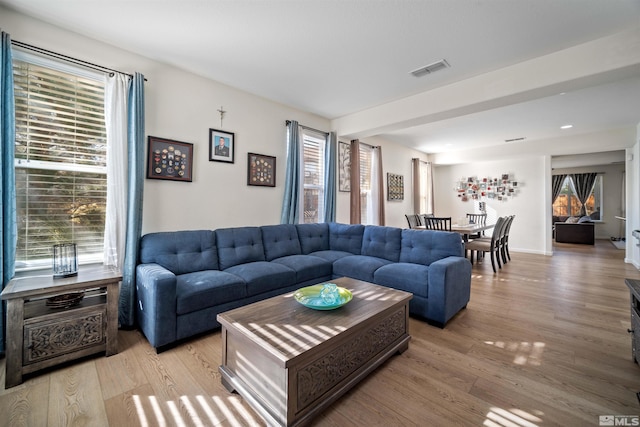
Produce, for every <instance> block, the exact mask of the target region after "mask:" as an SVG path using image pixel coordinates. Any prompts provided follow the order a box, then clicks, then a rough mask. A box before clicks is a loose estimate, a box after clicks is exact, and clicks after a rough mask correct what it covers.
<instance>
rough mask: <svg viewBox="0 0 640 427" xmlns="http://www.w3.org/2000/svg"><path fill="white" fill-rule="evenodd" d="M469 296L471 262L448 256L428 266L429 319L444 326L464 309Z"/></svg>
mask: <svg viewBox="0 0 640 427" xmlns="http://www.w3.org/2000/svg"><path fill="white" fill-rule="evenodd" d="M470 296H471V262H469V260H468V259H467V258H463V257H458V256H450V257H447V258H443V259H441V260H438V261H435V262H432V263H431V264H430V265H429V290H428V304H429V309H428V311H429V317H430V318H431V319H433V321H434V323H437V324H438V326H440V327H444V325H445V324H446V323H447V322H448V321H449V319H451V318H452V317H453V316H454V315H455V314H456V313H457V312H458V311H460V310H461V309H462V308H464V307H465V306H466V305H467V303H468V302H469V298H470Z"/></svg>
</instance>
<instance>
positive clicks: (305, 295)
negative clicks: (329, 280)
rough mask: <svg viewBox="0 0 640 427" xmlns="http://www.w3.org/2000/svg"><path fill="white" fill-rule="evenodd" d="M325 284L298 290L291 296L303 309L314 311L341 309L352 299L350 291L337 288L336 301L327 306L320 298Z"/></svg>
mask: <svg viewBox="0 0 640 427" xmlns="http://www.w3.org/2000/svg"><path fill="white" fill-rule="evenodd" d="M325 284H326V283H323V284H320V285H313V286H307V287H306V288H300V289H298V290H297V291H296V293H295V294H293V298H295V300H296V301H298V302H299V303H300V304H302V305H304V306H305V307H309V308H312V309H314V310H335V309H336V308H340V307H342V306H343V305H345V304H346V303H348V302H349V301H351V299H352V298H353V294H352V293H351V291H350V290H348V289H345V288H341V287H340V286H338V296H339V298H338V301H337V302H336V303H334V304H328V303H327V302H326V301H324V300H323V299H322V297H321V296H320V291H322V286H323V285H325Z"/></svg>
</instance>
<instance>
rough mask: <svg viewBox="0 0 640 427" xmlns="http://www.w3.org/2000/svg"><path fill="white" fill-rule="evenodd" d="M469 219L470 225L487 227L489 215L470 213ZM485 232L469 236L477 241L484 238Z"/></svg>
mask: <svg viewBox="0 0 640 427" xmlns="http://www.w3.org/2000/svg"><path fill="white" fill-rule="evenodd" d="M467 219H468V220H469V224H481V225H487V214H486V213H483V214H471V213H468V214H467ZM484 235H485V233H484V230H483V231H479V232H477V233H473V234H470V235H469V238H470V239H477V238H480V237H482V236H484Z"/></svg>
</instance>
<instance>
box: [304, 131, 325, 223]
mask: <svg viewBox="0 0 640 427" xmlns="http://www.w3.org/2000/svg"><path fill="white" fill-rule="evenodd" d="M302 137H303V138H302V141H303V164H304V177H303V191H304V203H303V222H304V223H316V222H320V219H321V218H324V170H325V167H324V166H325V165H324V149H325V139H324V138H321V137H320V136H317V135H314V133H312V132H311V131H308V130H303V132H302Z"/></svg>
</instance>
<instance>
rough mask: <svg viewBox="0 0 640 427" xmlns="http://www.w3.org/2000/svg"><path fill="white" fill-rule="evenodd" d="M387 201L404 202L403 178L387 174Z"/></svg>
mask: <svg viewBox="0 0 640 427" xmlns="http://www.w3.org/2000/svg"><path fill="white" fill-rule="evenodd" d="M387 200H389V201H396V200H404V176H402V175H396V174H395V173H387Z"/></svg>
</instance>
